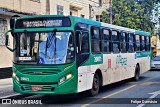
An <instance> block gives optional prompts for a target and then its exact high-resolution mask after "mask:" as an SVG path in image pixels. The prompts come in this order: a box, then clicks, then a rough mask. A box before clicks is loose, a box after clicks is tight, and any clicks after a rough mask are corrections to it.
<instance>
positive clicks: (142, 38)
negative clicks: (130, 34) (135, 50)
mask: <svg viewBox="0 0 160 107" xmlns="http://www.w3.org/2000/svg"><path fill="white" fill-rule="evenodd" d="M141 51H145V42H144V36H141Z"/></svg>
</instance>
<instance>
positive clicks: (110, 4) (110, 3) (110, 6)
mask: <svg viewBox="0 0 160 107" xmlns="http://www.w3.org/2000/svg"><path fill="white" fill-rule="evenodd" d="M109 9H110V12H109V13H110V24H112V0H110V1H109Z"/></svg>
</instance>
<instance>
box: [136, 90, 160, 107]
mask: <svg viewBox="0 0 160 107" xmlns="http://www.w3.org/2000/svg"><path fill="white" fill-rule="evenodd" d="M149 94H153V95H152V96H151V97H149V98H148V99H147V100H146V101H150V100H151V99H153V98H155V97H157V96H158V95H159V94H160V90H159V91H155V92H152V93H149ZM145 105H146V104H139V105H138V106H137V107H143V106H145Z"/></svg>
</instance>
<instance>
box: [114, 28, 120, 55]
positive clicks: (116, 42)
mask: <svg viewBox="0 0 160 107" xmlns="http://www.w3.org/2000/svg"><path fill="white" fill-rule="evenodd" d="M112 51H113V53H119V51H120V44H119V35H118V31H112Z"/></svg>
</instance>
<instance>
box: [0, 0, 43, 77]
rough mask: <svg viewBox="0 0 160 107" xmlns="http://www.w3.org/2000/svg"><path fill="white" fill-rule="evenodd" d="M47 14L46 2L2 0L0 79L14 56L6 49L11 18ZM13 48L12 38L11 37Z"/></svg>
mask: <svg viewBox="0 0 160 107" xmlns="http://www.w3.org/2000/svg"><path fill="white" fill-rule="evenodd" d="M45 13H46V0H0V78H1V75H3V74H2V72H4V73H5V72H6V71H5V69H8V68H10V67H11V66H12V59H13V57H12V55H13V53H12V52H10V51H9V50H8V49H7V48H6V47H5V32H6V31H7V30H9V29H10V26H9V23H10V18H11V17H12V16H13V15H19V16H23V15H33V14H45ZM9 39H10V43H9V44H10V45H11V47H12V44H13V43H12V42H13V39H12V36H10V38H9Z"/></svg>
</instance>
